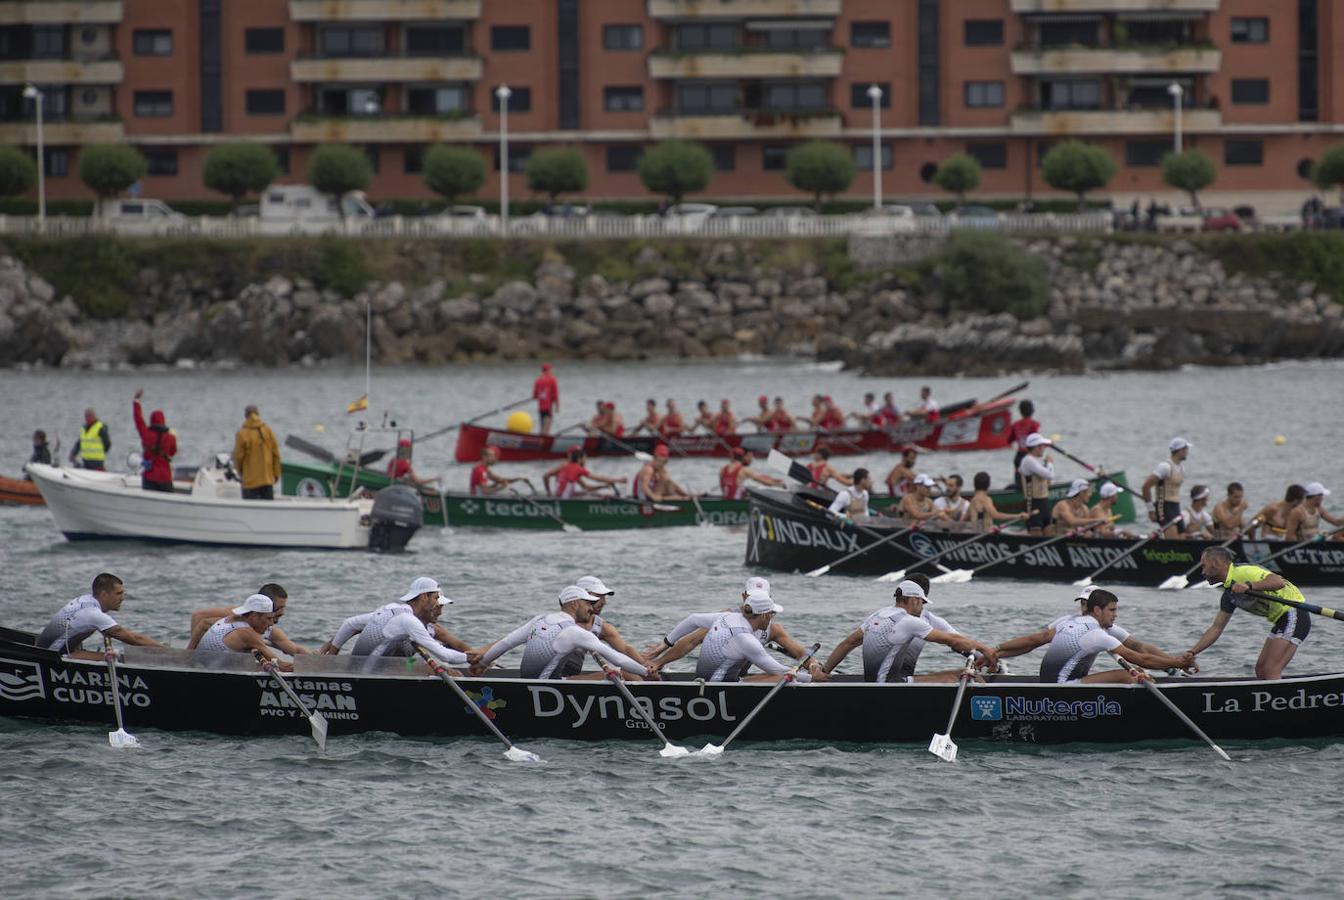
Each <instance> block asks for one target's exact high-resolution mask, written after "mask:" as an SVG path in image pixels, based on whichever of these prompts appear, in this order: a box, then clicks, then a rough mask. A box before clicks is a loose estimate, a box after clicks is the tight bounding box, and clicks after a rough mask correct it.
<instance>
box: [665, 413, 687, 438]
mask: <svg viewBox="0 0 1344 900" xmlns="http://www.w3.org/2000/svg"><path fill="white" fill-rule="evenodd" d="M685 429H686V423H685V422H683V421H682V419H681V413H668V414H667V415H665V416H663V418H662V420H661V421H660V422H659V423H658V434H659V435H661V436H662V438H663V439H664V440H666V439H668V438H670V437H676V436H677V435H679V434H681V433H682V432H683V431H684V430H685Z"/></svg>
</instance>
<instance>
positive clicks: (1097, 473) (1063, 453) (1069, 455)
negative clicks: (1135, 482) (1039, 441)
mask: <svg viewBox="0 0 1344 900" xmlns="http://www.w3.org/2000/svg"><path fill="white" fill-rule="evenodd" d="M1050 446H1051V447H1053V448H1054V449H1055V450H1058V451H1059V455H1060V456H1063V457H1067V458H1068V459H1071V460H1073V461H1074V462H1076V463H1077V464H1078V465H1080V466H1082V467H1083V468H1084V469H1087V471H1089V472H1091V473H1092V474H1093V475H1095V476H1097V477H1098V478H1105V477H1106V476H1105V475H1104V474H1102V471H1101V469H1098V468H1097V467H1096V466H1094V465H1092V464H1091V463H1090V462H1088V461H1087V460H1084V459H1079V458H1078V457H1076V456H1074V455H1073V454H1072V453H1070V452H1069V451H1067V450H1065V449H1064V448H1063V447H1061V446H1059V444H1056V443H1053V442H1052V443H1051V444H1050ZM1111 484H1113V485H1115V487H1116V489H1117V490H1121V491H1124V492H1125V493H1126V494H1132V495H1134V496H1135V497H1138V498H1139V499H1140V500H1142V499H1143V494H1141V493H1139V492H1138V491H1136V490H1134V489H1133V488H1131V487H1129V486H1128V485H1124V484H1120V483H1119V482H1116V481H1112V482H1111Z"/></svg>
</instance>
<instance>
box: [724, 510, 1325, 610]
mask: <svg viewBox="0 0 1344 900" xmlns="http://www.w3.org/2000/svg"><path fill="white" fill-rule="evenodd" d="M748 493H749V501H750V504H749V512H748V516H749V525H748V529H747V554H746V563H747V565H749V566H753V567H763V568H767V569H774V570H776V571H781V572H808V571H811V570H812V569H817V568H820V567H821V566H824V565H828V564H834V563H835V561H836V560H837V559H839V558H840V557H843V556H845V555H847V554H849V553H853V552H854V551H855V550H858V549H860V548H861V547H866V546H868V545H870V544H874V543H876V542H877V539H876V538H873V537H871V536H869V535H867V534H864V533H863V532H861V531H858V530H856V529H854V528H853V527H850V526H843V527H842V526H841V525H839V524H837V523H836V522H834V521H833V520H832V519H831V518H830V517H829V516H826V515H823V514H821V513H819V512H817V511H815V510H814V509H812V508H810V507H807V506H804V505H802V504H801V503H799V502H797V501H796V500H795V499H794V496H793V495H792V494H790V493H788V492H785V491H750V492H748ZM864 527H865V528H867V529H868V530H870V531H873V532H874V533H876V534H878V535H879V536H885V535H886V534H889V533H890V532H891V531H893V530H896V529H898V528H900V527H902V526H900V525H899V524H878V523H874V522H869V523H865V525H864ZM972 536H973V535H971V534H968V533H961V532H941V531H933V530H927V531H919V532H912V533H910V534H906V535H904V536H902V537H899V538H896V539H895V540H893V541H889V542H888V543H886V544H883V545H882V546H880V547H876V548H874V549H873V550H872V551H871V552H868V553H863V554H860V555H859V556H856V557H855V558H854V559H851V560H849V561H848V562H845V563H841V564H840V565H836V566H834V567H833V568H832V569H831V572H832V573H837V574H842V575H884V574H886V573H887V572H891V571H894V570H896V569H906V570H908V571H918V570H922V571H925V572H927V573H928V574H930V575H936V574H938V571H937V570H936V569H935V568H934V567H933V566H930V565H926V564H923V563H921V562H920V561H919V560H920V558H921V557H928V556H932V555H933V554H935V553H940V552H942V551H943V550H945V549H947V548H949V547H952V546H954V545H956V544H959V543H961V542H962V541H965V540H968V539H969V538H970V537H972ZM1047 540H1049V539H1048V538H1043V537H1027V536H1025V535H1017V534H1004V533H1000V534H994V535H991V536H989V537H987V538H985V539H984V540H982V541H979V542H977V543H975V544H971V545H969V546H967V547H964V548H962V549H960V550H957V551H954V552H952V553H949V554H947V555H946V556H944V557H942V558H941V559H939V560H938V561H937V562H938V564H941V565H944V566H946V567H947V568H949V569H974V568H976V567H977V566H980V565H983V564H985V563H987V562H990V561H992V560H994V559H1002V558H1004V557H1007V556H1010V555H1012V554H1014V553H1017V552H1018V551H1021V550H1026V549H1027V548H1029V547H1032V546H1034V545H1036V544H1042V543H1044V542H1045V541H1047ZM1134 543H1135V541H1133V540H1117V539H1105V538H1081V537H1080V538H1070V539H1068V540H1063V541H1058V542H1056V543H1053V544H1051V545H1050V546H1048V547H1042V548H1041V549H1040V550H1037V551H1032V552H1029V553H1026V554H1024V555H1022V556H1019V557H1017V558H1015V559H1012V560H1008V561H1006V562H1004V563H1002V564H1000V565H996V566H992V567H990V568H987V569H984V570H983V571H981V572H978V573H976V576H975V577H976V578H1015V579H1027V580H1031V581H1074V580H1076V579H1079V578H1082V577H1083V576H1084V575H1089V574H1091V573H1092V572H1094V571H1095V570H1097V569H1098V568H1100V567H1101V566H1102V565H1104V564H1105V563H1107V562H1109V561H1110V560H1112V559H1115V558H1116V557H1119V556H1121V555H1122V554H1124V553H1125V552H1126V551H1128V550H1129V549H1130V548H1131V547H1133V546H1134ZM1219 543H1221V542H1220V541H1206V540H1154V541H1149V542H1148V543H1146V544H1144V545H1143V546H1142V547H1141V548H1139V549H1138V550H1137V551H1135V552H1134V553H1132V554H1130V555H1129V556H1128V557H1126V558H1124V559H1121V560H1120V561H1119V562H1117V563H1116V564H1115V565H1113V566H1111V568H1109V569H1107V570H1106V571H1105V572H1104V573H1103V574H1102V575H1101V576H1100V577H1099V580H1100V581H1105V582H1117V583H1123V584H1139V585H1149V586H1152V585H1158V584H1161V583H1162V582H1163V581H1165V580H1167V579H1168V578H1169V577H1171V576H1172V575H1180V574H1182V573H1184V572H1186V571H1187V570H1188V569H1190V567H1191V566H1193V565H1194V564H1195V563H1197V562H1198V561H1199V555H1200V553H1201V552H1202V551H1203V550H1204V548H1206V547H1212V546H1216V545H1218V544H1219ZM1288 546H1290V545H1289V544H1285V543H1284V542H1283V541H1249V540H1241V541H1236V542H1235V543H1233V544H1232V546H1231V547H1230V548H1229V549H1230V550H1231V551H1232V553H1233V554H1234V555H1236V557H1237V558H1238V559H1241V560H1246V561H1249V562H1258V561H1260V560H1263V559H1265V558H1266V557H1268V556H1270V555H1271V554H1273V553H1276V552H1277V551H1279V550H1282V549H1284V548H1285V547H1288ZM910 551H914V552H910ZM1265 565H1266V568H1268V569H1271V570H1273V571H1275V572H1278V573H1279V574H1281V575H1282V576H1283V577H1284V578H1287V579H1288V580H1289V581H1291V582H1292V583H1293V584H1296V585H1297V586H1299V587H1310V586H1331V587H1332V586H1339V585H1344V543H1340V542H1336V541H1322V542H1317V543H1314V544H1309V545H1307V546H1305V547H1303V548H1301V549H1299V550H1294V551H1293V552H1292V553H1287V554H1285V555H1283V556H1280V557H1279V558H1278V559H1274V560H1271V561H1269V562H1268V563H1266V564H1265ZM1195 577H1198V576H1195ZM1193 580H1194V578H1192V581H1193Z"/></svg>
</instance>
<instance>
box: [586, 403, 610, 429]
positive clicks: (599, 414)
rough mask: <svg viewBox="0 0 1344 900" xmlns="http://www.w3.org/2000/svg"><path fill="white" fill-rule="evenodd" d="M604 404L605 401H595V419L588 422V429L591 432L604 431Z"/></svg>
mask: <svg viewBox="0 0 1344 900" xmlns="http://www.w3.org/2000/svg"><path fill="white" fill-rule="evenodd" d="M603 402H604V401H602V400H595V401H593V406H594V412H593V417H592V418H591V419H589V420H588V425H587V428H588V430H589V431H601V430H602V425H603V423H604V422H605V420H606V414H605V413H606V411H605V410H604V409H603V408H602V404H603Z"/></svg>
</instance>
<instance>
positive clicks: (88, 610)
mask: <svg viewBox="0 0 1344 900" xmlns="http://www.w3.org/2000/svg"><path fill="white" fill-rule="evenodd" d="M125 599H126V586H125V585H124V584H122V581H121V579H120V578H118V577H117V576H115V575H112V574H111V573H108V572H102V573H100V574H99V575H98V577H97V578H95V579H93V585H92V586H91V587H90V589H89V593H87V594H84V595H82V596H79V597H76V598H75V599H73V600H71V601H70V602H69V603H67V604H65V605H64V606H62V607H61V608H60V610H59V611H58V612H57V613H56V615H54V616H52V617H51V621H49V622H47V625H46V627H45V628H43V629H42V632H41V633H40V634H38V636H37V641H36V645H37V648H38V649H39V650H55V651H56V652H57V653H60V654H61V655H63V656H73V657H76V658H79V659H102V658H103V654H102V653H101V652H100V653H95V652H93V651H86V650H84V647H83V644H84V639H85V638H87V637H88V636H90V635H91V634H93V633H94V632H99V633H101V634H102V635H103V637H108V638H113V639H115V640H118V641H121V642H122V643H123V644H134V645H135V646H137V647H163V646H165V645H164V644H160V643H159V642H158V641H156V640H154V639H153V638H148V637H145V636H144V635H143V634H140V633H139V632H137V631H131V629H129V628H125V627H123V626H121V625H118V624H117V622H116V620H115V619H113V618H112V617H111V616H110V615H108V613H114V612H116V611H117V610H119V609H121V604H122V602H123V601H124V600H125Z"/></svg>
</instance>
